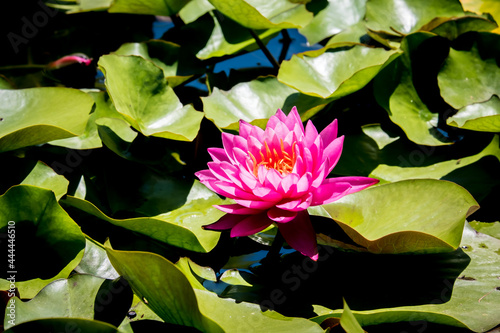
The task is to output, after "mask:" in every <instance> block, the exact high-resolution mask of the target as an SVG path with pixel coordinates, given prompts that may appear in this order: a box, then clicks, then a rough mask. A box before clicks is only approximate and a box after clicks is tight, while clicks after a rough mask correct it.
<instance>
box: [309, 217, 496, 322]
mask: <svg viewBox="0 0 500 333" xmlns="http://www.w3.org/2000/svg"><path fill="white" fill-rule="evenodd" d="M461 247H462V249H463V251H464V252H465V253H467V255H468V256H469V257H470V258H471V262H470V264H469V265H468V266H467V268H466V269H465V270H464V271H463V273H462V275H461V276H460V277H459V278H458V279H457V280H456V281H455V283H454V285H451V284H449V285H448V286H447V287H445V289H444V290H443V295H444V294H446V293H451V299H450V300H449V301H448V302H445V303H441V304H425V305H418V306H403V307H394V308H382V309H374V310H369V311H352V312H353V314H354V315H355V316H356V319H357V320H358V322H359V323H360V324H361V325H362V326H367V325H377V324H381V323H388V322H391V323H393V322H400V321H409V322H418V321H421V320H425V321H428V322H433V323H439V324H445V325H451V326H458V327H466V328H468V329H470V330H472V331H474V332H486V331H489V330H490V329H492V328H493V327H495V326H497V325H498V324H500V319H499V318H500V316H499V315H500V312H499V310H498V309H499V308H500V307H499V304H500V297H498V292H499V291H498V289H497V288H498V286H499V285H498V277H499V274H498V269H497V267H498V265H499V264H500V256H499V255H498V253H499V251H500V240H498V239H496V238H493V237H490V236H487V235H484V234H481V233H479V232H477V231H475V230H474V229H472V228H471V227H470V226H469V225H468V224H466V225H465V229H464V232H463V239H462V242H461ZM438 301H439V300H438ZM314 308H315V312H316V313H317V314H318V317H315V318H312V320H314V321H316V322H318V323H320V322H322V321H323V320H325V319H326V318H329V317H339V316H340V314H341V313H342V310H333V311H332V310H330V309H327V308H325V307H321V306H314Z"/></svg>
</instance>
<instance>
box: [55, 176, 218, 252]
mask: <svg viewBox="0 0 500 333" xmlns="http://www.w3.org/2000/svg"><path fill="white" fill-rule="evenodd" d="M224 202H225V200H223V199H220V198H219V197H218V196H217V194H215V193H213V192H212V191H210V190H209V189H207V188H206V187H205V186H204V185H201V183H199V182H198V181H196V182H195V183H194V185H193V187H192V188H191V190H190V192H189V195H188V197H187V199H186V203H185V204H184V205H183V206H182V207H180V208H178V209H176V210H173V211H170V212H167V213H164V214H160V215H157V216H153V217H137V218H130V219H113V218H110V217H108V216H106V215H105V214H104V213H103V212H101V211H100V210H99V209H98V208H97V207H96V206H94V205H93V204H92V203H90V202H89V201H86V200H82V199H78V198H75V197H72V196H67V198H66V199H65V200H64V204H66V205H69V206H71V207H74V208H78V209H80V210H83V211H85V212H87V213H89V214H91V215H94V216H96V217H97V218H99V219H102V220H105V221H108V222H109V223H112V224H114V225H117V226H120V227H122V228H125V229H128V230H132V231H135V232H138V233H140V234H143V235H146V236H149V237H151V238H153V239H157V240H159V241H162V242H165V243H167V244H170V245H173V246H177V247H180V248H184V249H187V250H191V251H197V252H209V251H210V250H212V249H213V248H214V247H215V245H217V242H218V240H219V237H220V233H219V232H215V231H208V230H204V229H203V228H202V226H203V225H206V224H210V223H213V222H216V221H217V220H218V219H219V218H221V217H222V215H224V213H223V212H221V211H220V210H218V209H216V208H214V207H212V206H213V205H220V204H224Z"/></svg>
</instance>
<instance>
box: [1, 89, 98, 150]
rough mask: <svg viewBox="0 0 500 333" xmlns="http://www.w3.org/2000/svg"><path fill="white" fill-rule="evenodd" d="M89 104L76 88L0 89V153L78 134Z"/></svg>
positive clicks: (88, 109) (91, 103) (83, 125)
mask: <svg viewBox="0 0 500 333" xmlns="http://www.w3.org/2000/svg"><path fill="white" fill-rule="evenodd" d="M93 104H94V101H93V100H92V98H90V97H89V96H88V95H87V94H85V93H84V92H81V91H79V90H76V89H69V88H52V87H51V88H30V89H20V90H3V89H2V90H0V114H1V115H2V121H1V122H0V152H2V151H8V150H14V149H18V148H22V147H27V146H33V145H38V144H41V143H46V142H49V141H52V140H57V139H62V138H69V137H72V136H77V135H80V134H82V133H83V132H84V131H85V126H86V124H87V120H88V118H89V114H90V110H91V108H92V105H93Z"/></svg>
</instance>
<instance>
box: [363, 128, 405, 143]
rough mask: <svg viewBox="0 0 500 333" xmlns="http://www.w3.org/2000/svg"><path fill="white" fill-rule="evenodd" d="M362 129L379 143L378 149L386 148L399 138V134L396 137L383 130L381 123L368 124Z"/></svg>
mask: <svg viewBox="0 0 500 333" xmlns="http://www.w3.org/2000/svg"><path fill="white" fill-rule="evenodd" d="M361 130H362V131H363V133H365V134H366V135H368V136H369V137H370V138H372V139H373V141H375V142H376V143H377V146H378V149H384V147H385V146H387V145H388V144H391V143H393V142H394V141H396V140H398V139H399V136H398V137H395V138H393V137H391V136H389V134H387V133H386V132H384V130H382V127H381V126H380V124H376V125H375V124H374V125H366V126H363V127H362V128H361Z"/></svg>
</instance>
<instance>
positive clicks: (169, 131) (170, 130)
mask: <svg viewBox="0 0 500 333" xmlns="http://www.w3.org/2000/svg"><path fill="white" fill-rule="evenodd" d="M98 64H99V66H100V67H101V69H102V70H103V72H104V75H105V77H106V87H107V89H108V93H109V95H110V97H111V99H112V100H113V104H114V105H115V107H116V110H118V112H119V113H121V114H122V115H123V116H124V117H125V118H126V120H127V121H128V122H129V123H130V124H131V125H132V126H133V127H134V128H135V129H136V130H138V131H140V132H141V133H142V134H144V135H146V136H149V135H153V136H158V137H162V138H167V139H174V140H181V141H192V140H193V139H194V138H195V137H196V135H197V134H198V130H199V128H200V123H201V120H202V119H203V113H201V112H198V111H196V110H195V109H194V108H193V106H192V105H186V106H184V105H182V103H181V102H180V101H179V99H178V97H177V95H176V94H175V92H174V91H173V89H172V88H171V87H170V86H168V85H167V82H166V80H165V78H164V73H163V71H162V70H161V69H160V68H159V67H157V66H156V65H154V64H153V63H152V62H151V61H148V60H146V59H144V58H142V57H138V56H119V55H105V56H102V57H101V58H100V59H99V63H98Z"/></svg>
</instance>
